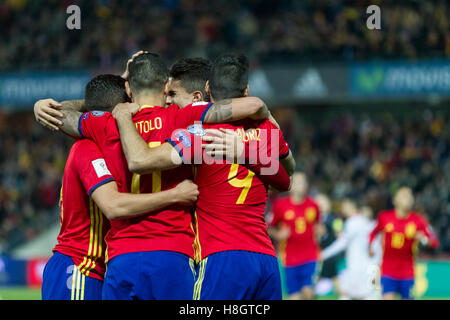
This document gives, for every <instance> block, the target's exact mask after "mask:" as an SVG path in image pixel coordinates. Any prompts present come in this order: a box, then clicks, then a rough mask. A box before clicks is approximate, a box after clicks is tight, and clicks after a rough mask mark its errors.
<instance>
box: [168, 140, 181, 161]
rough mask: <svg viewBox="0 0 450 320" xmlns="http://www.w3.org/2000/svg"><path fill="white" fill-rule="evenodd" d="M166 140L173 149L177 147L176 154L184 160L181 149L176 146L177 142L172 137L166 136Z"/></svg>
mask: <svg viewBox="0 0 450 320" xmlns="http://www.w3.org/2000/svg"><path fill="white" fill-rule="evenodd" d="M166 142H168V143H170V144H171V145H172V146H173V147H174V148H175V149H177V151H178V154H179V156H180V158H181V159H182V160H183V162H184V160H185V159H184V155H183V151H181V149H180V148H179V147H178V146H177V144H176V143H175V141H173V140H172V139H170V138H168V139H166Z"/></svg>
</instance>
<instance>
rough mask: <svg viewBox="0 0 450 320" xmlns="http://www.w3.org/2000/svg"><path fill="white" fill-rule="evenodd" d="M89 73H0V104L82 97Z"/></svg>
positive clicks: (23, 103)
mask: <svg viewBox="0 0 450 320" xmlns="http://www.w3.org/2000/svg"><path fill="white" fill-rule="evenodd" d="M90 78H91V74H90V72H84V71H83V72H14V73H3V74H0V104H3V105H14V106H27V105H29V104H32V103H34V102H35V101H36V100H38V99H43V98H50V97H51V98H53V99H55V100H69V99H80V98H83V97H84V90H85V86H86V84H87V83H88V82H89V80H90Z"/></svg>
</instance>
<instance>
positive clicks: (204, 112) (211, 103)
mask: <svg viewBox="0 0 450 320" xmlns="http://www.w3.org/2000/svg"><path fill="white" fill-rule="evenodd" d="M213 104H214V102H210V103H209V104H208V105H207V106H206V108H205V110H203V113H202V116H201V117H200V122H201V123H203V118H205V114H206V112H207V111H208V110H209V108H211V106H212V105H213Z"/></svg>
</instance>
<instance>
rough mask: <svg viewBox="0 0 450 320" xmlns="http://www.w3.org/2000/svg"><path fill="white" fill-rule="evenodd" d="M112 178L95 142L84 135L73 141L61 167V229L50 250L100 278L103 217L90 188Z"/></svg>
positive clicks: (106, 223) (105, 225) (105, 221)
mask: <svg viewBox="0 0 450 320" xmlns="http://www.w3.org/2000/svg"><path fill="white" fill-rule="evenodd" d="M112 180H114V179H113V177H112V175H111V173H110V172H109V170H108V167H107V166H106V163H105V160H104V159H103V154H102V153H101V151H100V149H99V148H98V147H97V145H96V144H95V143H94V142H92V141H90V140H87V139H83V140H78V141H76V142H75V143H74V144H73V146H72V149H71V150H70V154H69V157H68V159H67V162H66V167H65V169H64V177H63V185H62V189H61V201H60V208H61V231H60V232H59V235H58V243H57V244H56V246H55V248H54V249H53V251H58V252H60V253H62V254H65V255H68V256H69V257H71V258H72V259H73V261H74V263H75V265H76V266H77V267H78V269H79V270H80V272H81V273H83V274H84V275H85V276H88V277H92V278H95V279H100V280H103V278H104V274H105V249H106V245H105V240H104V238H105V235H106V232H107V231H108V230H109V221H108V219H106V218H105V217H104V216H103V214H102V212H101V211H100V209H99V208H98V207H97V205H96V204H95V203H94V201H93V200H92V199H91V198H90V195H91V194H92V192H93V191H94V190H95V189H96V188H97V187H99V186H101V185H102V184H104V183H107V182H109V181H112Z"/></svg>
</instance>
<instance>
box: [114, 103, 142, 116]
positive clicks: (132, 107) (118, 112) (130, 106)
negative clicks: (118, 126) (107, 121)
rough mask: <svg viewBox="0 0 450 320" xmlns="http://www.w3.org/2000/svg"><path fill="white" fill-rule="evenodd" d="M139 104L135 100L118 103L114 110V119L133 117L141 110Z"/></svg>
mask: <svg viewBox="0 0 450 320" xmlns="http://www.w3.org/2000/svg"><path fill="white" fill-rule="evenodd" d="M139 108H140V107H139V105H138V104H137V103H134V102H124V103H119V104H117V105H116V106H115V107H114V109H113V111H112V115H113V117H114V119H116V120H117V119H124V118H131V117H132V116H134V115H135V114H136V113H138V112H139Z"/></svg>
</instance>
